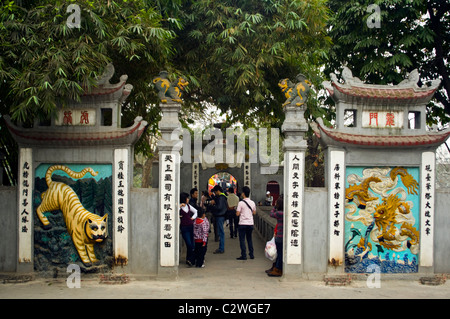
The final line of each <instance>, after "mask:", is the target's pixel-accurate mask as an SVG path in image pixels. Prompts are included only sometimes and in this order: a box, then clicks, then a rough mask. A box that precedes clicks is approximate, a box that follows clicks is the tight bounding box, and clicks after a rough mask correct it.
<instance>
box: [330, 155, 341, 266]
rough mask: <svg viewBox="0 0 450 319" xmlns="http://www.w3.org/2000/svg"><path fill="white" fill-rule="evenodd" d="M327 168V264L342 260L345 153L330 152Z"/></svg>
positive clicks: (338, 263)
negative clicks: (328, 249)
mask: <svg viewBox="0 0 450 319" xmlns="http://www.w3.org/2000/svg"><path fill="white" fill-rule="evenodd" d="M329 163H330V164H329V166H328V170H329V171H328V205H329V206H328V214H329V243H330V252H329V262H330V263H332V264H333V265H341V264H342V262H343V260H344V196H345V193H344V191H345V152H344V151H330V156H329Z"/></svg>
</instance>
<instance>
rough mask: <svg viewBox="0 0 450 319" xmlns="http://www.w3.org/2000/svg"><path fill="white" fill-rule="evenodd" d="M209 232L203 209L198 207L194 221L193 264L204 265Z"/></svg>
mask: <svg viewBox="0 0 450 319" xmlns="http://www.w3.org/2000/svg"><path fill="white" fill-rule="evenodd" d="M208 233H209V221H208V219H207V218H206V216H205V211H204V210H203V209H200V210H199V211H198V216H197V219H196V220H195V222H194V243H195V249H194V256H195V266H196V267H199V268H200V267H205V265H204V261H205V254H206V248H207V242H208Z"/></svg>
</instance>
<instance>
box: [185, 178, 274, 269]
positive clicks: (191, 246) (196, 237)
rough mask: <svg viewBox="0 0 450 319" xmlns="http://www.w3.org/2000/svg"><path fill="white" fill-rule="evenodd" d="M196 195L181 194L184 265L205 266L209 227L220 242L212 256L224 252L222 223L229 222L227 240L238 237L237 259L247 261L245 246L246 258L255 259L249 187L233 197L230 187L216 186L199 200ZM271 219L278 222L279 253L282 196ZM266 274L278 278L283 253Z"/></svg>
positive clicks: (192, 190)
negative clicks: (210, 192) (184, 248)
mask: <svg viewBox="0 0 450 319" xmlns="http://www.w3.org/2000/svg"><path fill="white" fill-rule="evenodd" d="M198 196H199V193H198V189H197V188H193V189H191V191H190V194H187V193H181V194H180V212H179V213H180V231H181V236H182V238H183V240H184V242H185V244H186V250H187V251H186V264H187V265H189V266H195V267H199V268H200V267H205V263H204V261H205V254H206V251H207V245H208V237H209V234H210V232H211V226H212V227H214V234H215V236H216V238H215V239H216V241H219V247H218V248H217V249H216V250H215V251H214V252H213V253H214V254H223V253H224V252H225V229H224V223H225V221H226V220H228V225H229V229H230V238H236V237H238V236H237V235H238V234H239V245H240V249H241V254H240V256H239V257H237V258H236V259H237V260H246V259H247V247H248V257H249V258H250V259H254V258H255V255H254V250H253V240H252V232H253V227H254V221H253V216H254V215H255V214H256V204H255V202H254V201H253V200H251V199H250V188H249V187H247V186H244V187H243V188H242V193H241V194H238V195H236V194H235V190H234V188H233V187H230V188H228V190H227V191H226V192H224V190H223V189H222V187H221V186H219V185H216V186H214V188H213V189H212V194H211V195H210V194H209V193H208V192H207V191H204V192H203V193H202V196H201V200H200V201H199V199H198ZM270 216H271V217H274V218H276V219H277V226H276V228H275V244H276V247H277V251H279V252H281V251H282V244H283V200H282V197H280V198H279V199H278V200H277V202H276V205H275V206H274V208H273V210H272V212H271V213H270ZM210 221H211V222H210ZM246 243H247V244H246ZM266 273H267V274H268V275H269V276H281V274H282V254H278V257H277V260H276V261H275V262H274V264H273V265H272V267H271V268H270V269H268V270H266Z"/></svg>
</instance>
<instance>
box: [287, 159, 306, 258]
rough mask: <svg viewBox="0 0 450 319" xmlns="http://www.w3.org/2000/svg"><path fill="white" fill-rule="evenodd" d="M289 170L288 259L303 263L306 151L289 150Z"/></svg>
mask: <svg viewBox="0 0 450 319" xmlns="http://www.w3.org/2000/svg"><path fill="white" fill-rule="evenodd" d="M288 154H289V155H288V156H289V160H288V163H289V164H288V165H289V167H288V168H287V170H286V171H285V172H287V190H288V192H287V198H286V199H285V206H286V209H285V211H286V214H287V216H286V222H287V225H286V226H287V227H286V237H287V238H286V245H287V249H286V261H287V263H288V264H300V263H301V231H302V226H301V225H302V210H303V208H302V205H303V194H304V189H303V188H304V181H303V166H304V153H302V152H289V153H288Z"/></svg>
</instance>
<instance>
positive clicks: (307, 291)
mask: <svg viewBox="0 0 450 319" xmlns="http://www.w3.org/2000/svg"><path fill="white" fill-rule="evenodd" d="M227 230H228V229H227V228H226V231H227ZM253 238H254V240H253V241H254V248H255V259H253V260H251V259H248V260H245V261H240V260H236V257H238V256H239V255H240V249H239V240H238V239H230V238H229V235H228V233H227V238H226V241H225V245H226V246H225V247H226V248H225V253H224V254H220V255H215V254H213V253H212V252H213V251H214V250H215V249H216V248H217V247H218V243H216V242H214V239H213V237H212V240H210V242H209V247H208V251H207V255H206V267H205V268H190V267H187V266H186V265H185V264H183V263H182V262H180V267H179V278H178V279H176V280H161V279H151V280H138V279H137V278H134V277H132V278H131V280H130V282H128V283H126V284H116V285H106V284H100V283H99V280H98V278H95V277H94V278H92V277H91V278H90V279H86V278H83V277H82V281H81V288H68V287H67V285H66V281H65V280H64V279H58V280H53V279H50V280H46V279H36V280H34V281H30V282H26V283H15V284H13V283H6V284H2V283H0V299H8V298H19V299H25V298H50V299H53V298H61V299H64V298H70V299H72V298H84V299H86V298H87V299H98V298H102V299H103V298H110V299H115V298H125V299H126V298H133V299H144V298H145V299H180V300H179V302H181V301H183V305H184V302H185V301H186V300H184V299H233V300H241V299H303V298H309V299H330V298H331V299H336V298H339V299H346V298H348V299H410V298H414V299H430V298H433V299H438V298H439V299H442V298H444V299H448V298H450V282H449V281H447V282H446V283H445V284H443V285H440V286H427V285H422V284H420V283H419V282H418V281H410V280H395V281H393V280H386V281H383V280H382V281H381V287H380V288H369V287H368V286H367V284H366V282H365V281H353V282H352V283H351V284H350V285H348V286H344V287H342V286H340V287H337V286H327V285H326V284H325V283H324V282H323V281H312V280H299V281H286V280H284V279H282V278H271V277H268V276H267V275H266V274H265V272H264V270H265V269H267V268H269V267H270V265H271V262H270V261H269V260H268V259H266V258H265V257H264V245H265V243H264V242H263V241H262V240H260V239H259V237H258V235H257V234H255V233H254V235H253ZM183 260H184V254H183Z"/></svg>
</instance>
